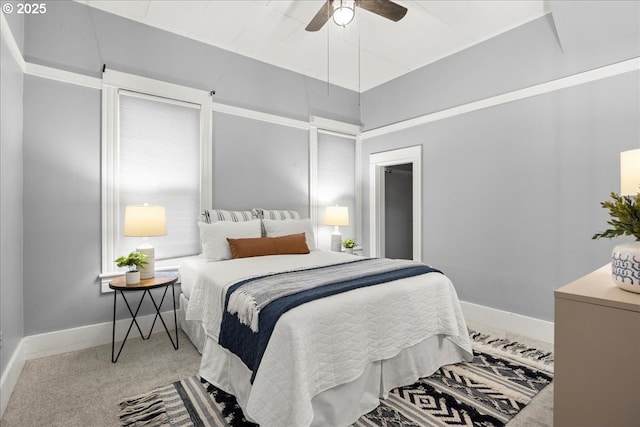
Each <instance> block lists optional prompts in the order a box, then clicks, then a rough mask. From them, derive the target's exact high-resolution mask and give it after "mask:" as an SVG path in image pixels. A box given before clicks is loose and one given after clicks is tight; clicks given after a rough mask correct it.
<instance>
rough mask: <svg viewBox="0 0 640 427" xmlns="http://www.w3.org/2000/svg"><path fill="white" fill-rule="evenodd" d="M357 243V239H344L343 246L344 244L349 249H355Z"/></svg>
mask: <svg viewBox="0 0 640 427" xmlns="http://www.w3.org/2000/svg"><path fill="white" fill-rule="evenodd" d="M356 245H357V243H356V241H355V240H353V239H344V240H343V241H342V246H344V247H345V248H347V249H353V248H355V247H356Z"/></svg>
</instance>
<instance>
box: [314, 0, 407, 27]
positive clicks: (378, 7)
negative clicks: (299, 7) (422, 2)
mask: <svg viewBox="0 0 640 427" xmlns="http://www.w3.org/2000/svg"><path fill="white" fill-rule="evenodd" d="M356 6H359V7H361V8H363V9H365V10H368V11H369V12H373V13H375V14H376V15H380V16H382V17H385V18H387V19H390V20H392V21H394V22H398V21H399V20H401V19H402V18H404V15H406V14H407V8H406V7H404V6H401V5H399V4H398V3H394V2H392V1H390V0H357V1H356ZM316 16H317V15H316ZM314 19H315V18H314Z"/></svg>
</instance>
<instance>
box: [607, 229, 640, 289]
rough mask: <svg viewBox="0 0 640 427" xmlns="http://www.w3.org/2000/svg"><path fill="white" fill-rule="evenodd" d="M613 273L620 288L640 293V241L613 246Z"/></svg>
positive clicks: (614, 279)
mask: <svg viewBox="0 0 640 427" xmlns="http://www.w3.org/2000/svg"><path fill="white" fill-rule="evenodd" d="M611 275H612V277H613V281H614V282H615V284H616V285H618V287H619V288H621V289H624V290H625V291H630V292H635V293H638V294H640V241H635V242H631V243H625V244H623V245H618V246H616V247H615V248H613V253H612V254H611Z"/></svg>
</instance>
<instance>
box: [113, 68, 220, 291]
mask: <svg viewBox="0 0 640 427" xmlns="http://www.w3.org/2000/svg"><path fill="white" fill-rule="evenodd" d="M105 74H106V73H105ZM103 82H104V85H103V142H102V145H103V146H102V215H103V217H102V274H101V277H103V278H105V279H106V281H108V278H109V277H112V276H113V275H114V273H115V272H116V271H117V269H116V266H115V263H114V262H113V260H114V259H115V258H117V257H118V256H119V255H123V254H126V253H129V252H130V251H132V250H133V249H134V248H135V247H137V246H138V245H139V244H140V243H142V241H141V240H140V238H134V237H125V236H123V235H122V227H123V225H124V210H125V207H126V206H127V205H139V204H143V203H149V204H152V205H162V206H165V208H166V215H167V235H166V236H161V237H153V238H151V240H150V243H151V244H152V245H153V246H154V247H155V256H156V260H157V261H160V260H163V259H164V260H172V259H176V258H180V257H185V256H190V255H195V254H198V253H199V252H200V239H199V234H198V228H197V225H196V218H197V217H198V215H199V213H200V211H201V209H202V208H203V207H208V206H209V205H210V195H211V179H210V176H211V163H212V162H211V160H212V159H211V148H210V146H211V132H210V129H211V108H210V104H211V103H210V100H209V98H208V96H207V94H206V92H203V91H197V90H194V89H190V88H183V87H180V86H176V85H171V84H168V83H163V82H157V81H154V80H150V79H145V78H141V77H136V76H131V75H127V74H123V73H117V72H113V71H111V72H110V73H109V75H105V77H104V80H103ZM169 264H171V262H169ZM173 264H174V265H177V264H178V262H177V260H176V262H175V263H173ZM156 265H157V264H156ZM103 288H104V286H103Z"/></svg>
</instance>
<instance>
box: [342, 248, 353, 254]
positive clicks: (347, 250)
mask: <svg viewBox="0 0 640 427" xmlns="http://www.w3.org/2000/svg"><path fill="white" fill-rule="evenodd" d="M344 252H345V253H347V254H352V253H353V248H344Z"/></svg>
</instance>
